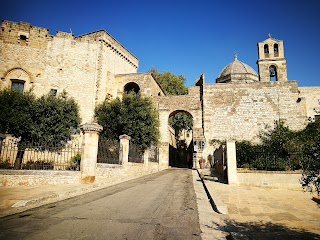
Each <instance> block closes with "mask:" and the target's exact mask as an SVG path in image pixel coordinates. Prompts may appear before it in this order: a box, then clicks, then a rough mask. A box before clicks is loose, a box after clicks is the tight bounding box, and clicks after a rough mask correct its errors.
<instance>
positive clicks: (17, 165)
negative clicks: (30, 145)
mask: <svg viewBox="0 0 320 240" xmlns="http://www.w3.org/2000/svg"><path fill="white" fill-rule="evenodd" d="M25 149H26V147H25V146H24V145H23V144H21V143H18V152H17V157H16V161H15V162H14V169H16V170H20V169H21V167H22V159H23V155H24V152H25Z"/></svg>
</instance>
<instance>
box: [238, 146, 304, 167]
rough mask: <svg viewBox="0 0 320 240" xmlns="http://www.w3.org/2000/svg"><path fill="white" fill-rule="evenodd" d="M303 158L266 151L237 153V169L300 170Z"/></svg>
mask: <svg viewBox="0 0 320 240" xmlns="http://www.w3.org/2000/svg"><path fill="white" fill-rule="evenodd" d="M302 159H303V156H302V155H301V154H299V153H291V154H283V153H279V152H266V151H251V152H241V151H237V167H238V168H247V169H251V170H265V171H287V170H299V169H301V160H302Z"/></svg>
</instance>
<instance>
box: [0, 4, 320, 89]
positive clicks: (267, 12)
mask: <svg viewBox="0 0 320 240" xmlns="http://www.w3.org/2000/svg"><path fill="white" fill-rule="evenodd" d="M0 18H1V19H2V20H9V21H14V22H20V21H23V22H29V23H31V25H33V26H39V27H44V28H48V29H49V31H50V34H52V35H55V33H56V31H64V32H72V33H73V34H74V35H75V36H78V35H82V34H86V33H89V32H94V31H97V30H100V29H104V30H106V31H107V32H108V33H109V34H110V35H111V36H113V37H114V38H115V39H117V41H119V42H120V43H121V44H122V45H123V46H125V47H126V48H127V49H128V50H129V51H130V52H131V53H132V54H133V55H135V56H136V57H137V58H138V59H139V68H138V72H146V71H148V70H150V69H151V68H152V67H155V68H157V69H158V70H159V71H160V72H163V71H170V72H171V73H173V74H175V75H183V76H184V77H185V78H186V83H185V84H186V86H191V85H194V83H195V80H196V79H197V78H198V77H199V76H200V74H201V73H204V75H205V82H206V84H213V83H215V80H216V78H217V77H218V75H219V74H220V72H221V70H222V69H223V68H224V67H225V66H226V65H227V64H229V63H230V62H232V61H233V59H234V54H235V53H237V54H238V59H239V60H240V61H242V62H244V63H246V64H248V65H249V66H251V67H252V68H253V69H255V70H256V71H257V72H258V69H257V64H256V61H257V58H258V52H257V42H260V41H263V40H265V39H266V38H268V34H269V33H270V34H271V35H272V37H273V38H276V39H280V40H283V41H284V54H285V57H286V58H287V72H288V79H289V80H297V81H298V84H299V86H320V77H319V72H320V71H319V69H320V43H319V39H320V1H319V0H304V1H302V0H301V1H298V0H277V1H275V0H269V1H257V0H255V1H249V0H184V1H181V0H156V1H153V0H148V1H147V0H141V1H140V0H112V1H111V0H105V1H96V0H90V1H83V0H78V1H68V0H64V1H62V0H55V1H47V0H15V1H9V0H6V1H5V2H4V3H2V4H1V13H0Z"/></svg>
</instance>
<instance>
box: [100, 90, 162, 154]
mask: <svg viewBox="0 0 320 240" xmlns="http://www.w3.org/2000/svg"><path fill="white" fill-rule="evenodd" d="M95 117H96V119H97V121H98V123H99V124H100V125H102V126H103V131H102V132H101V133H100V135H101V136H103V137H105V138H108V139H111V140H118V139H119V136H120V135H123V134H127V135H129V136H130V137H131V141H132V142H133V143H135V144H137V145H138V146H139V148H140V150H141V151H144V150H145V149H147V148H148V147H150V146H151V145H156V144H157V142H158V140H159V136H160V133H159V119H158V111H157V110H156V108H155V107H154V105H153V103H152V101H151V99H150V98H148V97H143V96H141V94H139V93H138V94H135V93H133V92H130V93H128V94H124V95H123V99H122V101H121V100H120V99H119V98H116V99H114V100H113V101H108V100H105V101H104V102H103V103H101V104H100V105H98V106H97V107H96V108H95Z"/></svg>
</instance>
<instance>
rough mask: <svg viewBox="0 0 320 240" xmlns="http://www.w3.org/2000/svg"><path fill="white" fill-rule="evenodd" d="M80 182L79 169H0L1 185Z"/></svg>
mask: <svg viewBox="0 0 320 240" xmlns="http://www.w3.org/2000/svg"><path fill="white" fill-rule="evenodd" d="M75 183H80V172H79V171H45V170H43V171H42V170H0V186H1V187H15V186H42V185H59V184H75Z"/></svg>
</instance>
